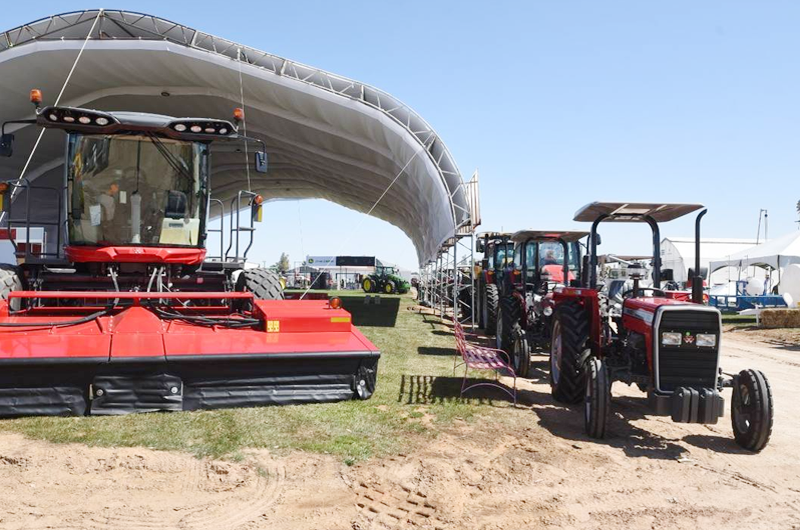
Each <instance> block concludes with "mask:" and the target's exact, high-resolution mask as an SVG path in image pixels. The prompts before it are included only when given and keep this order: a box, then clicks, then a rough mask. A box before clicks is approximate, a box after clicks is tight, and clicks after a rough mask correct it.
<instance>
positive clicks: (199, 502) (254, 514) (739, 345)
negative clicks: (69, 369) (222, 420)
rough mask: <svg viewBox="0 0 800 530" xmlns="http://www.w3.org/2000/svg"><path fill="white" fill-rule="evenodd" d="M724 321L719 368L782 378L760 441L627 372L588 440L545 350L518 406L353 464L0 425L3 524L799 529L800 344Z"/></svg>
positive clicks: (364, 529)
mask: <svg viewBox="0 0 800 530" xmlns="http://www.w3.org/2000/svg"><path fill="white" fill-rule="evenodd" d="M727 335H728V336H727V337H726V341H725V354H726V355H725V362H724V367H725V369H726V370H727V371H729V372H731V371H738V370H740V369H742V368H745V367H755V368H760V369H762V370H763V371H764V372H766V373H767V375H768V376H769V378H770V381H771V383H772V388H773V392H774V396H775V405H776V415H775V429H774V432H773V436H772V441H771V443H770V445H769V446H768V447H767V448H766V449H765V450H764V451H763V452H762V453H761V454H758V455H753V454H748V453H746V452H744V451H742V450H740V449H739V448H738V446H736V445H735V444H734V443H733V441H732V439H731V429H730V419H729V417H728V416H727V414H726V417H725V418H723V419H722V421H721V422H720V423H719V424H717V425H713V426H702V425H682V424H674V423H671V422H670V421H669V420H668V419H666V418H654V417H646V416H645V408H644V406H643V405H642V404H641V403H640V402H639V401H637V400H635V399H632V398H631V397H629V396H636V395H638V393H637V392H635V391H631V390H628V389H627V387H624V385H620V384H617V385H615V388H614V392H615V395H616V396H618V397H616V398H615V401H614V404H613V406H612V411H613V417H612V419H611V422H610V430H611V434H610V436H609V438H608V439H607V440H605V441H602V442H595V441H590V440H589V439H588V438H586V437H585V436H584V435H583V434H582V424H581V421H582V420H581V416H580V409H578V408H575V409H571V410H570V409H564V408H561V407H559V406H556V405H554V404H553V402H552V401H551V399H550V397H549V394H548V388H547V386H546V385H545V384H544V381H545V380H544V378H543V377H542V376H543V372H541V371H540V370H539V368H541V367H543V366H544V358H543V357H539V358H537V359H536V360H535V363H536V367H537V370H536V371H535V372H534V376H538V377H539V379H534V380H533V381H532V382H531V383H527V382H525V383H521V384H520V388H521V395H520V397H521V405H520V406H519V407H518V408H517V409H516V410H513V409H509V408H505V407H502V408H498V409H497V411H496V412H495V413H493V414H491V415H490V416H491V417H490V418H488V419H487V420H486V421H484V422H478V423H477V424H473V423H471V424H469V425H468V424H465V423H462V424H457V425H456V426H455V427H453V428H452V429H450V430H449V431H448V432H446V433H444V434H442V435H441V436H439V437H438V438H437V439H436V441H435V442H434V443H432V444H431V445H429V446H427V447H425V448H424V449H421V450H419V451H416V452H414V453H413V454H409V455H396V456H394V457H393V458H388V459H383V460H373V461H369V462H365V463H361V464H358V465H356V466H353V467H347V466H345V465H344V464H342V463H341V462H339V461H337V460H336V459H334V458H332V457H329V456H324V455H307V454H293V455H289V456H284V457H280V458H277V457H274V456H273V455H270V454H269V453H267V452H253V453H251V454H249V455H248V457H247V458H246V459H245V461H244V462H242V463H235V462H218V461H210V460H197V459H195V458H193V457H191V456H187V455H182V454H178V453H168V452H157V451H151V450H147V449H138V448H133V449H107V448H89V447H85V446H78V445H70V446H64V445H52V444H49V443H45V442H40V441H31V440H27V439H25V438H23V437H21V436H14V435H2V436H0V528H3V529H5V528H25V529H38V528H97V529H106V528H109V529H110V528H114V529H153V528H163V529H173V528H174V529H209V530H210V529H219V530H226V529H243V530H254V529H262V528H264V529H266V528H271V529H273V528H281V529H301V528H302V529H338V528H342V529H351V530H352V529H355V530H368V529H394V528H398V529H399V528H426V529H427V528H442V529H445V528H447V529H450V528H459V529H462V528H463V529H487V530H488V529H501V528H502V529H518V528H575V529H594V528H598V529H599V528H603V529H609V528H610V529H623V528H624V529H628V528H630V529H639V528H642V529H652V528H656V529H662V528H663V529H681V528H687V529H689V528H691V529H695V528H712V527H713V528H739V529H741V528H747V529H759V528H764V529H767V528H768V529H790V528H794V529H800V454H798V451H797V449H796V447H797V444H798V441H800V402H798V399H797V397H796V393H795V390H796V387H797V385H796V384H795V381H796V380H798V379H800V347H796V346H794V347H792V346H786V345H784V346H778V345H774V344H766V343H763V342H760V341H758V340H756V339H757V338H752V337H748V336H747V335H741V334H736V338H735V339H733V338H731V334H727ZM729 398H730V391H728V392H726V399H727V400H729Z"/></svg>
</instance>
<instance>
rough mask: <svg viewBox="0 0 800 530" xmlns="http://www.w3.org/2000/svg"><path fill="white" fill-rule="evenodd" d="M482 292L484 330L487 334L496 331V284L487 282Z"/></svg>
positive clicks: (498, 298) (498, 300)
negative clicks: (484, 313) (484, 317)
mask: <svg viewBox="0 0 800 530" xmlns="http://www.w3.org/2000/svg"><path fill="white" fill-rule="evenodd" d="M483 294H484V296H483V307H484V308H485V311H486V319H485V322H486V327H485V328H484V331H485V332H486V334H487V335H494V334H495V333H497V309H498V306H499V305H500V293H499V291H498V290H497V286H496V285H494V284H489V285H487V286H486V290H485V291H484V292H483Z"/></svg>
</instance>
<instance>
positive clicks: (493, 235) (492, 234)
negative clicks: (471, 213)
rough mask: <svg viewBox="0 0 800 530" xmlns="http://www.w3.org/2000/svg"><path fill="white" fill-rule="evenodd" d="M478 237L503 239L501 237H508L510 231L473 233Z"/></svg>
mask: <svg viewBox="0 0 800 530" xmlns="http://www.w3.org/2000/svg"><path fill="white" fill-rule="evenodd" d="M475 237H476V238H478V239H483V238H487V239H503V238H510V237H511V232H481V233H479V234H476V235H475Z"/></svg>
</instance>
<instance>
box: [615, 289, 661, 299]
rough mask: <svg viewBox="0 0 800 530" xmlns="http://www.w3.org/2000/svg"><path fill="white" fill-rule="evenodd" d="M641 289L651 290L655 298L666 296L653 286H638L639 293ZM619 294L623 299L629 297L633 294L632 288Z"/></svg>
mask: <svg viewBox="0 0 800 530" xmlns="http://www.w3.org/2000/svg"><path fill="white" fill-rule="evenodd" d="M642 291H651V292H652V293H653V296H654V297H657V298H665V297H666V296H667V295H666V293H665V292H664V291H663V290H661V289H656V288H655V287H639V292H640V293H641V292H642ZM621 296H622V299H623V300H627V299H628V298H631V297H632V296H633V289H628V290H627V291H623V292H622V295H621Z"/></svg>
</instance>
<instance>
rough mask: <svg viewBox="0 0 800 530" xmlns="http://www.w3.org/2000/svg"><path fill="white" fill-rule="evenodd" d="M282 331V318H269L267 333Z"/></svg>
mask: <svg viewBox="0 0 800 530" xmlns="http://www.w3.org/2000/svg"><path fill="white" fill-rule="evenodd" d="M280 331H281V321H280V320H267V333H279V332H280Z"/></svg>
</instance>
